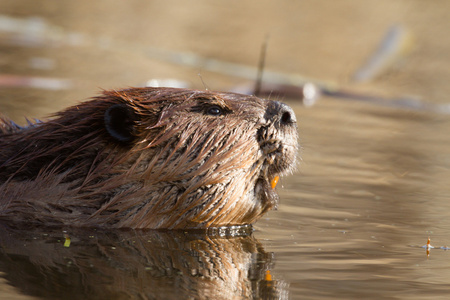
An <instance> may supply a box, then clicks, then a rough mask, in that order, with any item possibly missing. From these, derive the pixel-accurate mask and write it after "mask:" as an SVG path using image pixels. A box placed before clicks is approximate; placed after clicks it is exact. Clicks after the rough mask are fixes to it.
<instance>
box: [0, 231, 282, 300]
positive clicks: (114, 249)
mask: <svg viewBox="0 0 450 300" xmlns="http://www.w3.org/2000/svg"><path fill="white" fill-rule="evenodd" d="M0 226H1V228H0V243H1V246H2V247H1V248H0V270H1V271H2V272H4V273H5V278H6V279H7V281H8V282H9V283H10V284H11V285H13V286H15V287H17V288H18V289H19V290H21V291H22V292H23V293H26V294H28V295H33V296H39V297H43V298H45V299H283V298H285V297H286V295H287V292H286V290H285V288H286V284H284V283H283V282H277V281H274V280H271V279H270V278H269V276H267V275H266V271H267V270H269V269H270V268H271V266H272V261H271V254H270V253H266V252H265V251H264V250H263V248H262V246H261V245H260V243H259V242H258V241H257V240H256V239H254V238H253V237H252V236H251V235H249V234H242V235H241V236H236V237H214V236H208V235H205V234H200V233H198V234H195V233H184V232H180V231H173V232H158V231H133V230H126V231H125V230H121V231H118V230H116V231H114V232H111V231H102V230H84V229H76V230H75V229H70V231H68V232H67V233H66V238H65V237H64V233H63V232H62V230H61V229H50V228H41V229H34V230H32V231H31V232H30V230H29V229H28V230H22V229H17V228H11V227H8V226H7V225H5V224H0ZM69 237H70V245H69V243H68V238H69ZM66 239H67V240H66ZM64 244H65V246H66V247H65V246H64Z"/></svg>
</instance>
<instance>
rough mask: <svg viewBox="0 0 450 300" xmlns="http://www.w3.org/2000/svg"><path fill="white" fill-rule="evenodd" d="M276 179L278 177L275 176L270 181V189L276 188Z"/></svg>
mask: <svg viewBox="0 0 450 300" xmlns="http://www.w3.org/2000/svg"><path fill="white" fill-rule="evenodd" d="M278 179H280V176H275V177H274V178H273V179H272V181H271V182H270V185H271V186H272V189H274V188H275V187H276V186H277V183H278Z"/></svg>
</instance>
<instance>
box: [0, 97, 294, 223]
mask: <svg viewBox="0 0 450 300" xmlns="http://www.w3.org/2000/svg"><path fill="white" fill-rule="evenodd" d="M114 105H118V106H119V108H120V109H122V108H123V109H125V111H126V119H127V120H126V122H124V124H123V127H124V128H125V129H126V130H125V131H126V132H127V133H129V134H130V135H131V140H125V141H123V140H122V141H121V140H120V139H118V138H117V137H115V136H114V135H111V132H110V131H108V129H107V128H106V127H105V112H106V111H107V110H108V109H109V108H110V107H112V106H114ZM217 107H218V108H220V110H221V111H222V114H220V115H212V114H211V113H210V111H209V110H210V109H211V108H213V109H214V108H217ZM286 107H287V106H285V105H282V104H280V103H278V102H274V101H267V100H262V99H259V98H256V97H252V96H245V95H240V94H233V93H217V92H210V91H194V90H186V89H173V88H131V89H127V90H121V91H105V92H104V93H103V95H101V96H99V97H96V98H93V99H92V100H90V101H87V102H84V103H81V104H79V105H77V106H73V107H70V108H68V109H66V110H64V111H62V112H59V113H57V114H56V115H55V116H54V117H53V118H52V119H50V120H49V121H46V122H43V123H37V124H33V125H30V126H28V127H25V128H21V127H19V126H17V125H15V124H14V123H13V122H11V121H9V120H7V119H6V118H0V197H1V198H0V217H1V218H4V219H10V220H12V221H20V222H23V221H25V222H32V223H41V224H46V225H60V224H65V225H73V226H106V227H131V228H206V227H217V226H228V225H241V224H249V223H252V222H254V221H255V220H257V219H258V218H259V217H260V216H261V215H262V214H263V213H264V212H266V211H267V210H269V209H271V208H273V207H274V206H275V204H276V200H277V196H276V194H275V192H274V191H273V190H272V189H271V188H269V186H270V180H271V179H272V178H273V177H274V176H276V175H284V174H286V173H288V172H290V171H292V170H293V168H294V165H295V156H296V152H297V130H296V125H295V116H293V113H292V111H291V110H290V109H289V108H286ZM283 112H284V115H283V114H282V113H283ZM283 116H284V118H287V119H286V120H283V119H282V118H283ZM289 117H290V118H289Z"/></svg>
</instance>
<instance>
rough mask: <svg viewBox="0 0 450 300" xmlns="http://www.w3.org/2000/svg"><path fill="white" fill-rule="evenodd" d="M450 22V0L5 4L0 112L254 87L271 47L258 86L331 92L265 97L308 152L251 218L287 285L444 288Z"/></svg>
mask: <svg viewBox="0 0 450 300" xmlns="http://www.w3.org/2000/svg"><path fill="white" fill-rule="evenodd" d="M449 28H450V2H449V1H421V0H416V1H415V0H397V1H390V0H359V1H354V0H341V1H325V0H314V1H313V0H310V1H304V0H302V1H265V0H258V1H256V0H255V1H251V0H246V1H202V0H194V1H189V2H186V1H162V0H160V1H158V0H152V1H142V0H129V1H107V0H98V1H83V0H79V1H68V0H59V1H51V0H41V1H38V2H36V1H30V0H20V1H17V0H2V1H1V2H0V112H2V113H3V114H5V115H7V116H8V117H10V118H12V119H13V120H14V121H16V122H17V123H19V124H25V123H26V121H25V117H28V118H39V119H40V118H46V116H48V115H50V114H52V113H54V112H56V111H58V110H60V109H62V108H64V107H67V106H69V105H73V104H76V103H77V102H79V101H83V100H86V99H88V98H90V97H92V96H95V95H97V94H98V93H100V92H101V90H102V89H121V88H126V87H131V86H144V85H147V84H154V81H151V80H155V79H157V80H161V79H164V80H167V79H170V80H172V82H173V81H175V83H176V85H178V86H187V87H190V88H196V89H204V88H208V89H210V90H221V91H230V90H236V89H237V88H240V89H242V86H244V90H245V89H247V91H248V92H250V93H251V88H252V87H253V85H254V81H255V79H256V77H257V67H258V64H259V62H260V53H261V49H262V46H263V45H264V43H265V42H267V48H266V55H265V73H264V74H265V75H264V76H263V79H264V80H265V83H267V84H270V83H277V84H287V85H288V86H289V87H293V88H297V89H298V88H301V87H302V86H303V84H304V83H305V82H313V83H314V84H315V85H316V87H318V88H319V89H322V90H323V91H324V92H325V93H324V94H323V97H321V98H319V99H318V100H317V101H316V102H315V103H314V105H312V107H305V106H304V105H303V104H302V99H301V97H295V96H291V95H289V94H288V93H286V94H285V95H284V94H283V89H281V92H280V93H275V91H276V90H277V88H278V87H274V88H273V89H274V93H273V95H269V96H268V97H269V98H271V99H277V100H281V101H285V102H287V103H289V105H291V106H292V107H293V108H294V110H295V112H296V114H297V119H298V126H299V133H300V141H301V147H302V150H301V155H300V157H301V162H300V163H299V171H298V172H297V173H296V174H295V175H294V176H290V177H286V178H282V179H281V183H280V184H279V185H278V186H277V189H278V192H279V194H280V198H281V203H280V206H279V210H278V211H274V212H270V213H269V214H268V215H267V216H266V217H264V218H263V219H262V220H260V221H259V222H257V224H256V225H255V230H256V231H255V236H256V238H257V239H258V240H259V241H260V242H261V243H262V245H263V247H264V249H265V251H267V252H269V253H272V254H273V257H274V259H273V261H274V267H273V268H272V269H271V271H272V272H271V274H272V275H273V278H275V279H278V280H280V281H281V282H283V286H284V288H283V289H285V291H286V292H285V293H284V295H285V296H286V295H288V296H287V297H289V298H292V299H299V298H309V299H352V298H354V299H361V298H364V299H379V298H384V299H403V298H406V297H407V298H408V299H427V298H429V297H433V298H434V299H438V298H442V299H446V298H447V297H448V294H449V293H450V288H449V287H448V278H449V276H450V272H449V270H450V264H449V261H450V260H449V259H448V258H449V257H448V256H449V253H448V251H445V250H447V249H448V248H447V247H446V246H445V245H448V244H450V238H449V236H450V235H449V232H450V204H449V203H450V201H448V199H449V197H450V185H449V182H448V178H449V177H450V155H449V153H450V143H449V139H448V134H447V133H448V132H449V128H450V116H449V115H448V114H449V112H450V109H449V105H450V99H449V97H448V95H449V94H450V85H449V84H448V82H449V80H450V59H449V53H450V37H449V36H448V30H449ZM149 81H151V82H149ZM166 82H167V81H166ZM350 100H352V101H350ZM428 237H431V243H432V244H433V245H434V246H436V248H435V249H432V251H431V253H429V255H428V256H427V254H426V250H425V249H424V248H422V246H423V245H425V244H426V242H427V238H428ZM430 249H431V248H430ZM430 249H428V250H430ZM271 263H272V262H271ZM271 266H272V264H271ZM272 275H271V276H272ZM267 278H268V277H267V276H266V279H267ZM270 278H271V277H270ZM0 288H2V289H4V290H7V288H8V285H7V284H3V285H0ZM17 295H18V294H17ZM17 295H16V296H17ZM17 297H18V296H17Z"/></svg>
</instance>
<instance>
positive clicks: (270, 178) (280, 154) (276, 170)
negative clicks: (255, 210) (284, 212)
mask: <svg viewBox="0 0 450 300" xmlns="http://www.w3.org/2000/svg"><path fill="white" fill-rule="evenodd" d="M258 137H259V145H260V150H261V152H262V156H261V160H260V172H259V176H258V179H257V181H256V184H255V194H256V195H257V197H258V198H259V199H261V201H262V202H263V204H264V205H265V206H266V208H267V209H271V208H275V209H276V207H277V204H278V200H279V197H278V194H277V192H276V190H275V186H276V184H277V182H278V179H279V177H280V176H283V175H286V174H288V173H292V172H293V171H294V169H295V158H296V155H297V147H296V146H293V145H289V144H287V143H286V142H285V141H289V140H291V139H289V137H291V136H290V135H289V134H288V133H286V132H278V131H277V130H274V129H273V128H268V127H263V128H261V129H260V130H259V134H258Z"/></svg>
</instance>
